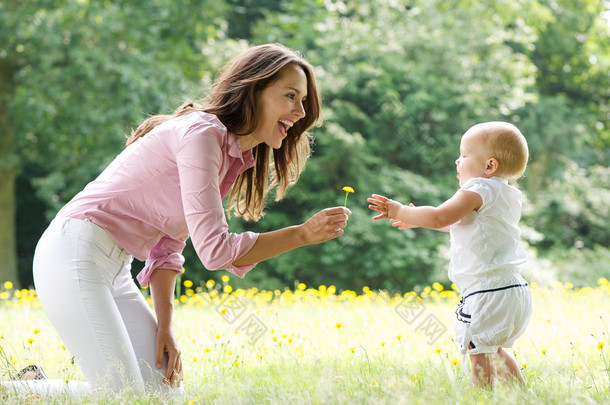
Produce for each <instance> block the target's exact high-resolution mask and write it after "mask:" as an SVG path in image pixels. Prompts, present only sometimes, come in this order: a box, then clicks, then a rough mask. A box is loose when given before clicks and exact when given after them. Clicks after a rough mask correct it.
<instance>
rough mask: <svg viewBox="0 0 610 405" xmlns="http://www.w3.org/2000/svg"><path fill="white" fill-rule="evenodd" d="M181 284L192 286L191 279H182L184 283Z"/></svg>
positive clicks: (187, 286)
mask: <svg viewBox="0 0 610 405" xmlns="http://www.w3.org/2000/svg"><path fill="white" fill-rule="evenodd" d="M182 284H184V286H185V287H186V288H191V287H192V286H193V282H192V281H191V280H184V283H182Z"/></svg>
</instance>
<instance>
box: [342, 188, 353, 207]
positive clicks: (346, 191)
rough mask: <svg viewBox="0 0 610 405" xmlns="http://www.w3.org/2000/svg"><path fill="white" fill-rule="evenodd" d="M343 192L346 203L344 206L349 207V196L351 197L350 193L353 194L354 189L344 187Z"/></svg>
mask: <svg viewBox="0 0 610 405" xmlns="http://www.w3.org/2000/svg"><path fill="white" fill-rule="evenodd" d="M343 191H345V203H343V206H344V207H347V196H348V195H349V193H353V192H354V189H353V188H351V187H350V186H345V187H343Z"/></svg>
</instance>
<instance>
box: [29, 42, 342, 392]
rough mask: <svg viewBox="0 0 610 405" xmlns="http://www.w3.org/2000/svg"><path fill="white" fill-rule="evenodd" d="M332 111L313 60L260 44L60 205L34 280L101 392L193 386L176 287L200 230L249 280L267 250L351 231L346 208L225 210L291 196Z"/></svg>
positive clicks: (208, 260)
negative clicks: (259, 224)
mask: <svg viewBox="0 0 610 405" xmlns="http://www.w3.org/2000/svg"><path fill="white" fill-rule="evenodd" d="M319 119H320V99H319V95H318V90H317V86H316V82H315V78H314V76H313V70H312V68H311V66H310V65H309V64H308V63H307V62H306V61H305V60H303V59H302V58H301V57H300V56H299V55H298V54H296V53H295V52H293V51H292V50H290V49H287V48H285V47H283V46H281V45H277V44H267V45H261V46H257V47H253V48H250V49H248V50H246V51H245V52H244V53H242V54H241V55H239V56H238V57H236V58H235V59H234V60H233V61H231V62H230V63H229V64H228V65H227V66H226V67H225V69H224V70H223V72H222V73H221V74H220V75H219V76H218V78H217V80H216V81H215V83H214V85H213V87H212V90H211V92H210V94H209V95H208V97H207V98H205V99H204V100H202V101H200V102H194V101H187V102H185V103H184V104H183V105H182V106H181V107H179V108H178V109H177V110H176V112H175V113H174V114H173V115H156V116H153V117H150V118H149V119H147V120H145V121H144V122H143V123H142V124H141V125H140V126H139V127H138V128H137V129H136V130H135V131H134V132H133V133H132V135H131V137H130V138H129V139H128V140H127V147H126V148H125V150H124V151H123V152H122V153H121V154H120V155H119V156H117V158H115V160H114V161H113V162H112V163H111V164H110V165H109V166H108V167H107V168H106V170H104V172H103V173H102V174H101V175H100V176H99V177H98V178H97V179H95V180H94V181H92V182H91V183H89V185H87V187H85V189H84V190H83V191H81V192H80V193H79V194H77V195H76V196H75V197H74V198H73V199H72V200H71V201H70V202H69V203H68V204H67V205H66V206H65V207H64V208H63V209H61V210H60V211H59V213H58V214H57V216H56V218H55V219H54V220H53V222H52V223H51V225H50V226H49V228H48V229H47V231H46V232H45V233H44V234H43V236H42V238H41V240H40V242H39V243H38V246H37V248H36V253H35V256H34V282H35V285H36V290H37V292H38V296H39V299H40V302H41V304H42V306H43V308H44V310H45V312H46V313H47V315H48V317H49V319H50V320H51V322H52V323H53V326H54V327H55V328H56V329H57V331H58V333H59V335H60V337H61V338H62V340H63V341H64V342H65V345H66V348H67V349H68V350H69V351H70V353H71V354H72V355H73V356H74V357H75V360H76V362H77V364H78V365H79V367H80V368H81V370H82V372H83V374H84V375H85V377H86V378H87V380H88V381H89V382H90V383H91V386H92V388H93V389H98V388H101V387H104V388H109V389H112V390H121V389H123V388H126V387H131V388H135V389H136V390H145V389H147V388H152V389H153V390H155V391H163V390H165V389H166V388H167V386H180V382H181V380H182V360H181V353H180V349H179V348H178V342H177V339H176V336H175V334H174V331H173V326H172V311H173V291H174V289H175V282H176V276H177V274H179V272H180V271H181V270H182V265H183V263H184V258H183V257H182V250H183V248H184V246H185V242H186V240H187V239H188V238H189V237H190V238H191V240H192V242H193V246H194V247H195V250H196V251H197V254H198V255H199V258H200V259H201V261H202V263H203V264H204V266H205V267H206V268H207V269H209V270H219V269H225V270H227V271H229V272H231V273H233V274H236V275H237V276H239V277H243V276H244V275H245V274H246V273H247V272H248V271H250V270H251V269H252V268H253V267H254V266H255V265H256V264H257V263H258V262H260V261H263V260H266V259H269V258H271V257H274V256H277V255H279V254H282V253H284V252H287V251H289V250H292V249H295V248H297V247H300V246H305V245H310V244H315V243H321V242H325V241H328V240H330V239H334V238H336V237H339V236H340V235H342V234H343V228H345V227H346V226H347V219H348V215H349V214H351V212H350V211H349V210H348V209H347V208H344V207H333V208H327V209H323V210H321V211H319V212H318V213H316V214H315V215H313V216H312V217H311V218H310V219H309V220H307V221H306V222H304V223H303V224H299V225H295V226H289V227H287V228H283V229H279V230H276V231H272V232H267V233H261V234H258V233H254V232H244V233H242V234H235V233H231V232H229V230H228V225H227V221H226V216H225V210H224V208H223V202H222V200H223V198H224V197H225V196H228V205H229V208H230V209H231V210H233V211H234V212H235V213H236V215H238V216H243V217H244V218H245V219H249V220H258V219H259V218H260V217H261V216H262V211H263V207H264V206H265V200H266V197H267V194H268V192H269V190H270V189H273V188H277V191H276V193H275V194H276V198H277V199H281V198H282V197H283V195H284V193H285V192H286V189H287V188H288V187H289V185H291V184H294V183H295V182H296V180H297V179H298V177H299V175H300V173H301V171H302V169H303V166H304V163H305V161H306V160H307V158H308V157H309V155H310V138H309V134H308V132H307V131H308V130H309V128H311V127H312V126H313V125H314V124H316V123H317V122H318V121H319ZM271 150H273V156H271ZM77 247H78V249H77ZM133 257H136V258H138V259H140V260H143V261H146V265H145V267H144V269H143V270H142V272H141V273H140V274H139V275H138V277H137V278H138V281H139V282H140V284H141V285H143V286H145V285H148V284H149V283H150V286H151V288H150V290H151V294H152V299H153V306H154V309H155V314H153V312H152V311H151V310H150V307H149V306H148V304H147V302H146V300H145V299H144V297H143V296H142V294H141V293H140V292H139V288H138V287H137V286H136V284H135V283H134V281H133V280H132V278H131V273H130V268H131V261H132V259H133ZM117 271H118V273H117ZM155 315H156V317H155ZM117 366H118V368H119V370H120V371H121V372H119V373H117V372H116V371H117ZM27 385H30V386H31V387H29V388H30V389H36V387H39V386H40V387H41V386H43V385H41V384H40V383H39V382H37V381H32V382H31V383H28V384H27ZM48 385H49V384H48V381H47V383H46V384H44V386H45V387H47V388H48ZM20 386H23V383H21V385H20Z"/></svg>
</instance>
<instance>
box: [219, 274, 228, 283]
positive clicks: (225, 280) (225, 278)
mask: <svg viewBox="0 0 610 405" xmlns="http://www.w3.org/2000/svg"><path fill="white" fill-rule="evenodd" d="M221 279H222V282H223V283H228V282H229V276H227V275H226V274H225V275H224V276H222V277H221Z"/></svg>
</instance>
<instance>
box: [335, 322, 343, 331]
mask: <svg viewBox="0 0 610 405" xmlns="http://www.w3.org/2000/svg"><path fill="white" fill-rule="evenodd" d="M342 327H343V324H342V323H341V322H337V323H336V324H335V328H337V329H341V328H342Z"/></svg>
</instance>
